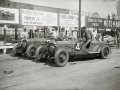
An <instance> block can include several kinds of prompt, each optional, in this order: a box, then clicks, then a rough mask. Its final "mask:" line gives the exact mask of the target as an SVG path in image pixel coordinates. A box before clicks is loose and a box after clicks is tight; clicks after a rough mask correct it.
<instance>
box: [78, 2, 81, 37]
mask: <svg viewBox="0 0 120 90" xmlns="http://www.w3.org/2000/svg"><path fill="white" fill-rule="evenodd" d="M78 19H79V20H78V26H79V30H78V37H79V38H80V37H81V0H79V18H78Z"/></svg>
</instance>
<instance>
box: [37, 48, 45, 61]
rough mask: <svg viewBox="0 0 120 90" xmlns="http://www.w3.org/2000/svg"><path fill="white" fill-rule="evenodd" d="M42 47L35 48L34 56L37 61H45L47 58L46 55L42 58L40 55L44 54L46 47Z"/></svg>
mask: <svg viewBox="0 0 120 90" xmlns="http://www.w3.org/2000/svg"><path fill="white" fill-rule="evenodd" d="M43 48H44V47H43V46H39V47H38V48H37V49H36V52H35V58H36V62H39V61H46V60H47V57H46V56H45V57H44V58H43V57H42V55H43V54H44V55H45V53H44V52H45V50H46V49H43Z"/></svg>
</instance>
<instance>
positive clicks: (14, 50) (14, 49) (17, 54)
mask: <svg viewBox="0 0 120 90" xmlns="http://www.w3.org/2000/svg"><path fill="white" fill-rule="evenodd" d="M17 45H18V44H15V45H14V47H13V55H14V56H22V53H18V52H17V51H16V48H17Z"/></svg>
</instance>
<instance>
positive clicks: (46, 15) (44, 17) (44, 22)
mask: <svg viewBox="0 0 120 90" xmlns="http://www.w3.org/2000/svg"><path fill="white" fill-rule="evenodd" d="M21 24H22V25H35V26H57V13H51V12H44V11H36V10H27V9H21Z"/></svg>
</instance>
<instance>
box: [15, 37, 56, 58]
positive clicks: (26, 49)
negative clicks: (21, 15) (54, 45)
mask: <svg viewBox="0 0 120 90" xmlns="http://www.w3.org/2000/svg"><path fill="white" fill-rule="evenodd" d="M47 40H51V41H54V40H55V39H54V38H47V37H46V38H33V39H27V40H26V39H22V40H18V41H17V42H18V43H16V44H15V45H14V47H13V54H14V55H16V56H21V55H22V54H23V53H25V54H26V55H27V57H28V58H33V57H34V55H35V51H36V48H37V47H38V46H40V45H41V44H43V43H45V42H46V41H47Z"/></svg>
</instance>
